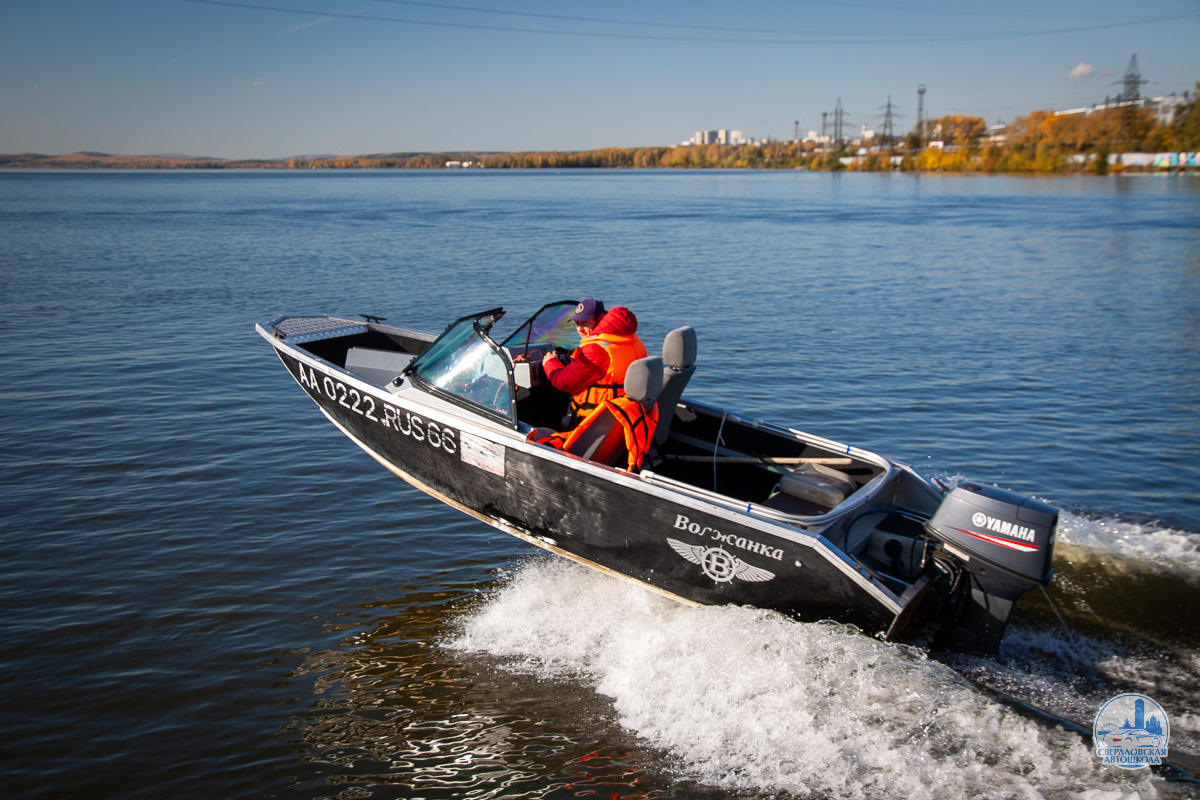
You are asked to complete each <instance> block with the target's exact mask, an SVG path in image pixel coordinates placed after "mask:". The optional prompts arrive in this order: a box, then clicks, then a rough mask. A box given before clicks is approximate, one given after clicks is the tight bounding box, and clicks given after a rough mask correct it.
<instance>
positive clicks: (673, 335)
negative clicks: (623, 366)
mask: <svg viewBox="0 0 1200 800" xmlns="http://www.w3.org/2000/svg"><path fill="white" fill-rule="evenodd" d="M662 360H663V364H664V365H665V366H664V367H663V385H662V392H660V393H659V395H658V428H657V429H656V430H655V431H654V443H655V444H656V445H658V446H659V447H662V445H663V442H665V441H667V437H668V436H669V435H670V434H671V422H672V421H673V420H674V419H675V408H676V406H678V405H679V399H680V398H681V397H682V396H683V389H684V387H685V386H687V383H688V381H689V380H691V378H692V373H693V372H695V371H696V329H695V328H693V327H692V326H691V325H686V326H684V327H682V328H676V329H675V330H673V331H671V332H670V333H668V334H667V337H666V338H665V339H664V340H663V357H662ZM626 381H628V379H626Z"/></svg>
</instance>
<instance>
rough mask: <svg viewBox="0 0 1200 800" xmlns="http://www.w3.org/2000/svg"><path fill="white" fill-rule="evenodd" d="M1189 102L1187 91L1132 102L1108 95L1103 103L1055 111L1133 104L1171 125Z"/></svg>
mask: <svg viewBox="0 0 1200 800" xmlns="http://www.w3.org/2000/svg"><path fill="white" fill-rule="evenodd" d="M1187 102H1189V98H1188V93H1187V92H1184V93H1183V94H1175V93H1171V94H1167V95H1163V96H1161V97H1142V98H1139V99H1137V100H1134V101H1132V102H1131V101H1129V100H1122V99H1121V98H1119V97H1115V98H1108V97H1106V98H1104V102H1103V103H1093V104H1092V105H1090V106H1084V107H1083V108H1068V109H1066V110H1065V111H1055V112H1054V113H1055V114H1058V115H1060V116H1065V115H1067V114H1095V113H1096V112H1097V111H1104V110H1105V109H1109V108H1123V107H1125V106H1129V105H1131V104H1132V105H1137V106H1139V107H1141V108H1149V109H1151V110H1152V111H1154V117H1155V120H1156V121H1157V122H1158V124H1159V125H1169V124H1170V123H1172V122H1173V121H1174V120H1175V112H1176V111H1177V110H1178V109H1179V107H1180V106H1182V105H1184V104H1185V103H1187Z"/></svg>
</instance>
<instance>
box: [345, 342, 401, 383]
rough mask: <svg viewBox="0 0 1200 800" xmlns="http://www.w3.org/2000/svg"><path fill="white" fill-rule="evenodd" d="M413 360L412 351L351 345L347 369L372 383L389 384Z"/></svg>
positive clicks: (348, 352)
mask: <svg viewBox="0 0 1200 800" xmlns="http://www.w3.org/2000/svg"><path fill="white" fill-rule="evenodd" d="M412 360H413V355H412V354H411V353H397V352H396V351H394V350H372V349H370V348H367V347H351V348H350V349H349V350H347V351H346V370H347V371H348V372H351V373H353V374H355V375H357V376H359V377H360V378H366V379H367V380H369V381H371V382H372V383H377V384H379V385H380V386H387V385H388V384H389V383H390V382H391V381H392V379H393V378H395V377H396V376H397V375H399V374H400V373H401V372H403V371H404V368H405V367H407V366H408V365H409V363H410V362H411V361H412Z"/></svg>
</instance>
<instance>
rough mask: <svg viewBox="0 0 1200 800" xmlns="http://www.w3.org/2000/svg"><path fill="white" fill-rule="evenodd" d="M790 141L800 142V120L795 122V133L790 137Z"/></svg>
mask: <svg viewBox="0 0 1200 800" xmlns="http://www.w3.org/2000/svg"><path fill="white" fill-rule="evenodd" d="M792 141H794V142H798V141H800V120H796V132H795V134H793V135H792Z"/></svg>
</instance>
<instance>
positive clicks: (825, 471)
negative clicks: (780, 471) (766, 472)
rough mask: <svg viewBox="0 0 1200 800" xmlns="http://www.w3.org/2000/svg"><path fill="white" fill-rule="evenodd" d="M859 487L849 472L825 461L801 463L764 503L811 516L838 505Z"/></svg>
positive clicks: (781, 481) (783, 479)
mask: <svg viewBox="0 0 1200 800" xmlns="http://www.w3.org/2000/svg"><path fill="white" fill-rule="evenodd" d="M857 488H858V485H857V484H856V483H855V482H854V479H853V478H851V477H850V476H849V475H847V474H846V473H844V472H842V471H841V470H837V469H833V468H832V467H827V466H825V465H824V464H801V465H800V466H798V467H796V468H795V469H794V470H792V471H791V472H789V473H787V474H786V475H784V476H783V477H782V478H780V479H779V488H778V490H777V491H776V492H775V494H773V495H772V496H771V497H770V498H769V499H768V500H767V502H766V503H764V505H766V506H767V507H768V508H775V509H778V510H779V511H784V512H786V513H789V514H801V515H804V516H810V515H813V514H814V513H817V512H818V510H822V511H823V510H829V509H833V508H837V507H838V506H840V505H841V504H842V502H843V501H845V499H846V498H847V497H849V496H850V495H851V494H853V493H854V490H855V489H857Z"/></svg>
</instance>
